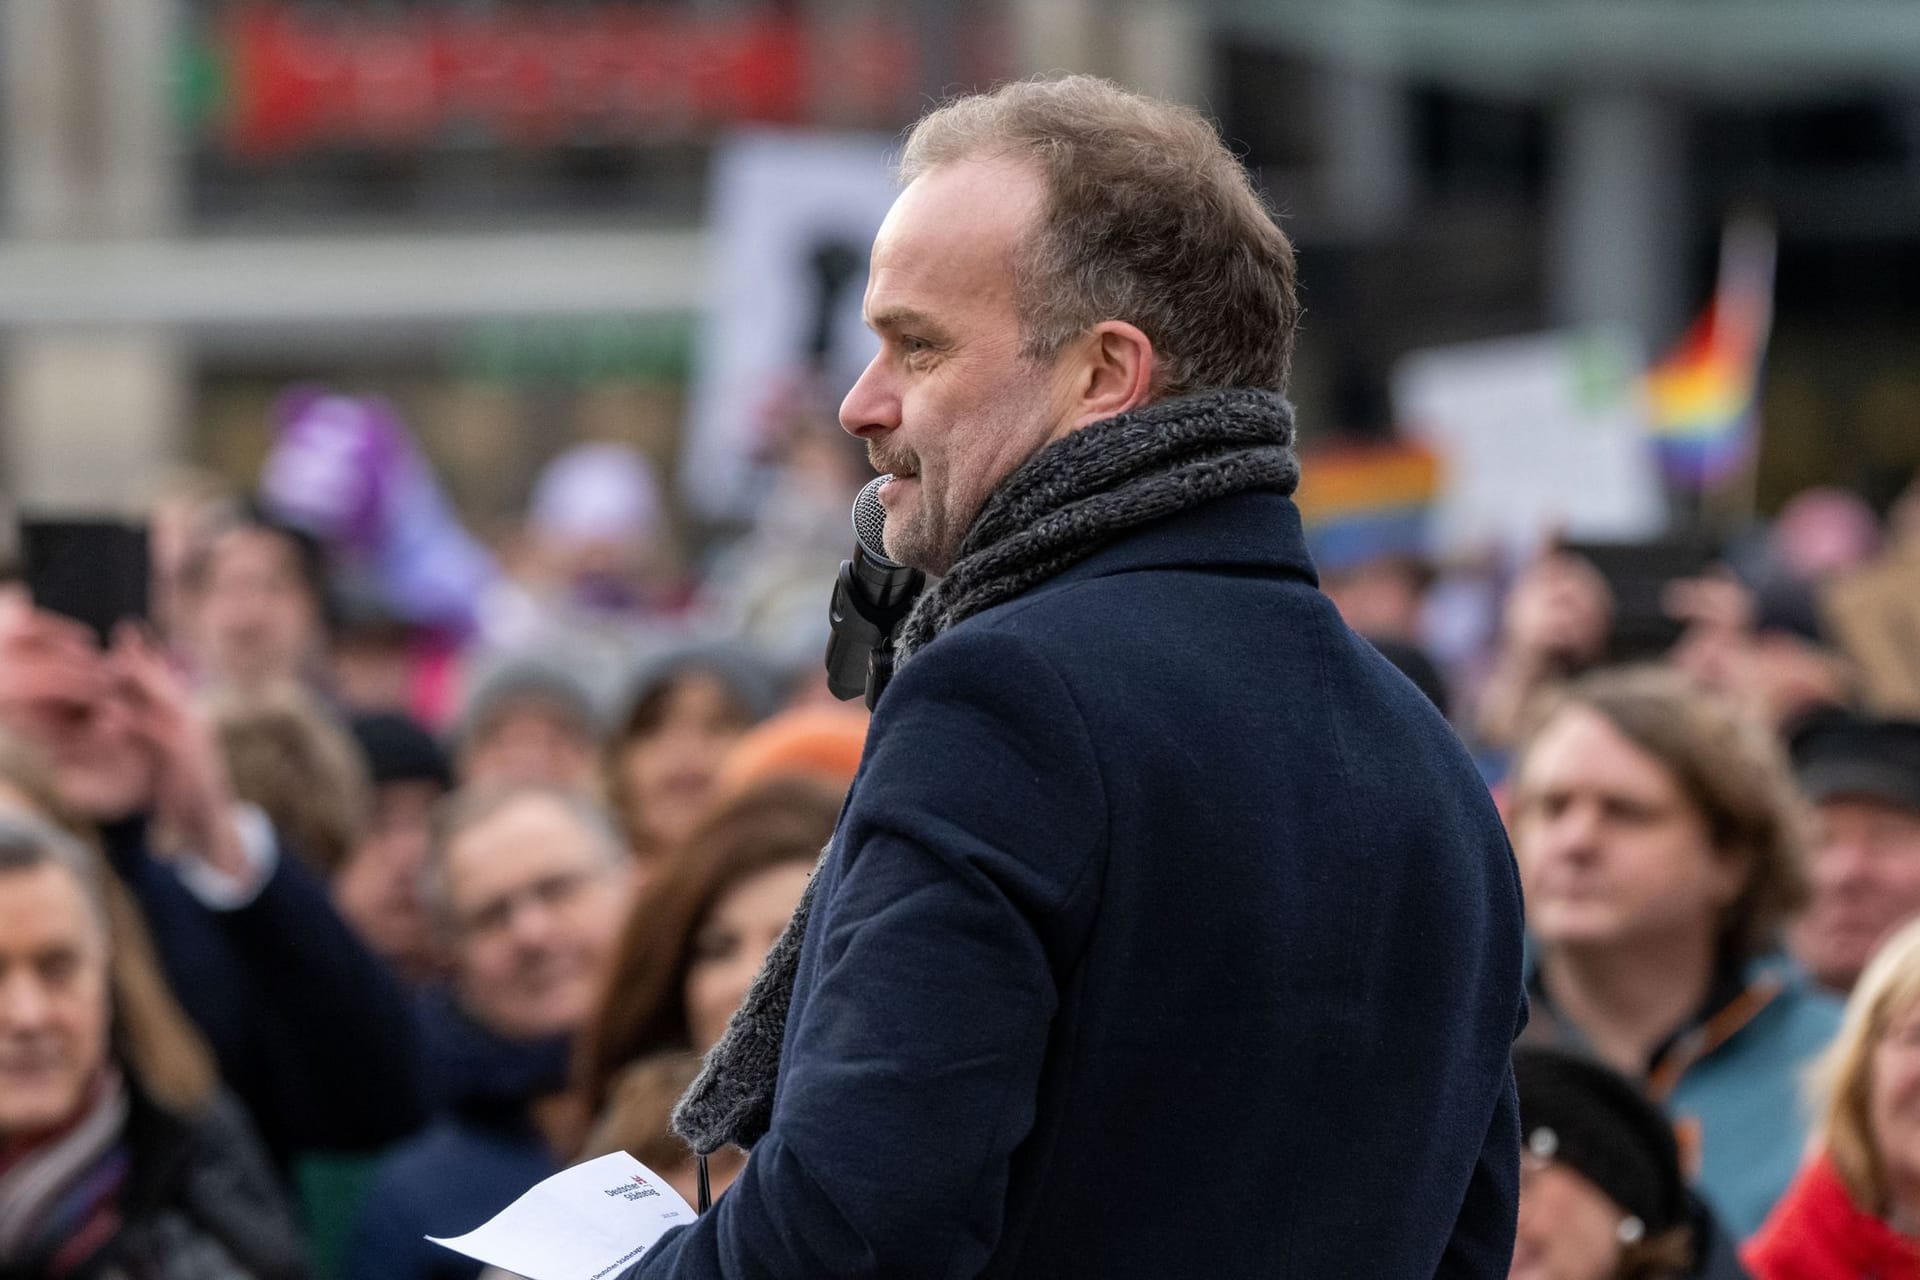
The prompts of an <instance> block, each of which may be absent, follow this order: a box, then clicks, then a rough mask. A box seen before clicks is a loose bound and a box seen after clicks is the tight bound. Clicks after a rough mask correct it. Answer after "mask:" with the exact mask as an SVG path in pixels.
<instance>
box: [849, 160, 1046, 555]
mask: <svg viewBox="0 0 1920 1280" xmlns="http://www.w3.org/2000/svg"><path fill="white" fill-rule="evenodd" d="M1044 206H1045V200H1044V194H1043V187H1042V183H1041V179H1040V177H1039V175H1038V174H1037V173H1035V172H1033V171H1032V170H1031V169H1029V168H1027V167H1026V166H1024V165H1018V164H1012V163H1008V162H1005V161H992V160H960V161H955V162H952V163H950V164H944V165H940V166H937V167H935V168H933V169H931V170H929V171H927V172H926V173H924V174H922V175H921V176H920V177H918V178H916V179H914V181H913V182H912V183H910V184H909V185H908V186H907V189H906V190H905V191H903V192H902V193H901V194H900V198H899V199H898V200H897V201H895V202H894V206H893V210H892V212H890V213H889V214H888V215H887V219H886V222H885V223H884V224H882V226H881V228H880V233H879V235H878V236H877V237H876V238H875V240H874V246H873V260H872V272H871V275H870V276H869V279H868V285H867V296H866V318H867V323H868V325H869V326H871V327H872V329H873V330H874V332H875V333H877V334H879V335H880V353H879V354H878V355H876V356H875V357H874V359H873V363H871V364H870V365H868V366H867V369H866V372H864V373H863V374H861V376H860V380H859V382H857V383H856V384H855V385H854V387H853V389H852V390H851V391H849V392H848V393H847V398H846V400H845V401H844V402H843V403H842V404H841V406H840V424H841V426H843V427H845V428H846V430H848V431H849V432H851V433H853V434H854V435H856V436H859V437H861V438H862V439H864V440H865V441H866V442H867V453H868V457H869V459H870V460H871V461H872V463H873V466H874V469H875V470H877V471H882V472H891V473H892V474H893V475H894V476H895V479H894V481H893V482H892V483H891V484H889V485H887V486H886V487H885V488H883V489H882V490H881V492H880V500H881V502H882V504H883V505H885V507H886V509H887V530H886V551H887V554H888V555H889V556H891V557H892V558H893V559H895V560H897V561H899V562H900V563H902V564H909V565H914V566H916V567H918V568H921V569H925V570H927V571H928V572H929V573H934V574H943V573H945V572H946V571H947V570H948V569H950V568H951V567H952V565H953V561H954V559H955V557H956V555H957V553H958V551H959V548H960V543H961V540H962V539H963V538H964V537H965V536H966V532H967V529H968V528H969V526H971V525H972V523H973V521H974V518H975V517H976V516H977V515H979V513H980V508H981V506H982V505H983V504H984V503H985V501H986V499H987V495H988V494H990V493H991V492H992V491H993V489H994V487H995V486H996V485H998V484H999V483H1000V481H1001V480H1003V479H1005V478H1006V476H1007V475H1008V474H1009V473H1011V472H1012V471H1013V470H1014V469H1015V468H1016V467H1018V466H1019V465H1020V464H1021V463H1022V462H1024V461H1026V459H1027V458H1028V457H1030V456H1032V454H1033V453H1034V452H1035V451H1036V450H1038V449H1039V448H1040V447H1041V446H1043V445H1045V444H1046V443H1047V442H1049V441H1050V440H1052V439H1055V438H1057V437H1058V436H1060V435H1062V434H1064V433H1065V431H1066V430H1067V423H1066V418H1067V412H1066V405H1067V403H1068V399H1067V397H1066V395H1065V394H1064V393H1066V392H1067V391H1068V388H1067V387H1066V386H1065V385H1064V379H1063V377H1062V376H1061V370H1062V369H1063V367H1064V366H1065V361H1064V360H1062V359H1055V360H1051V361H1046V362H1037V361H1031V360H1028V359H1026V358H1025V357H1024V356H1022V354H1021V335H1020V317H1019V313H1018V310H1017V307H1016V299H1015V290H1014V273H1013V265H1014V253H1015V250H1016V248H1017V247H1018V246H1019V244H1020V243H1021V240H1022V238H1023V237H1024V236H1025V235H1026V234H1027V233H1028V231H1029V229H1030V228H1031V227H1032V225H1033V224H1034V221H1035V219H1036V218H1038V217H1039V216H1040V214H1041V211H1042V209H1043V208H1044Z"/></svg>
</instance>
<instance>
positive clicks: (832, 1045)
mask: <svg viewBox="0 0 1920 1280" xmlns="http://www.w3.org/2000/svg"><path fill="white" fill-rule="evenodd" d="M820 874H821V876H822V877H823V878H822V882H821V885H820V889H819V895H818V901H817V903H816V906H815V910H814V915H813V919H812V923H811V927H810V929H809V931H808V935H807V939H806V946H805V949H804V951H803V953H802V958H801V962H800V971H799V981H798V989H797V992H796V994H795V997H794V1002H793V1009H792V1013H791V1016H790V1019H789V1022H788V1025H787V1037H786V1045H785V1052H784V1057H783V1060H782V1063H781V1076H780V1087H779V1092H778V1094H777V1097H776V1100H775V1105H774V1115H773V1127H772V1131H771V1132H770V1133H769V1134H768V1136H767V1137H766V1138H764V1139H763V1140H762V1141H761V1142H760V1144H759V1145H758V1146H757V1147H755V1148H754V1151H753V1157H752V1159H751V1161H750V1162H749V1163H748V1165H747V1168H746V1171H745V1173H744V1174H742V1176H741V1178H740V1181H739V1182H738V1183H736V1184H735V1186H734V1187H733V1189H732V1190H730V1191H729V1192H728V1193H727V1194H726V1195H725V1196H724V1197H722V1198H721V1200H719V1201H718V1202H717V1204H716V1205H715V1208H714V1210H713V1211H712V1212H711V1213H709V1214H708V1215H707V1216H706V1217H705V1218H703V1219H702V1220H701V1221H700V1222H698V1223H696V1224H694V1225H692V1226H690V1227H686V1228H681V1229H679V1230H678V1231H677V1232H676V1233H675V1234H673V1235H670V1236H669V1237H668V1238H667V1239H666V1240H664V1241H663V1242H662V1243H661V1244H659V1245H657V1246H656V1247H655V1248H654V1249H653V1250H652V1251H651V1252H650V1253H649V1254H648V1255H647V1256H646V1257H645V1258H644V1259H643V1260H642V1262H641V1264H640V1265H639V1266H638V1267H637V1268H635V1269H634V1271H633V1272H632V1273H631V1274H633V1275H635V1276H638V1277H643V1278H646V1280H652V1278H654V1277H666V1276H676V1277H719V1276H725V1277H756V1278H758V1277H765V1278H767V1280H775V1278H778V1280H802V1278H804V1277H867V1276H871V1277H887V1278H888V1280H905V1278H908V1277H921V1276H926V1277H935V1276H938V1277H971V1276H981V1275H985V1276H1021V1277H1045V1278H1047V1280H1052V1278H1054V1277H1099V1278H1101V1280H1127V1278H1129V1277H1140V1278H1141V1280H1188V1278H1190V1277H1191V1278H1195V1280H1233V1278H1235V1277H1263V1278H1264V1277H1275V1278H1278V1277H1294V1278H1296V1280H1337V1278H1339V1277H1355V1278H1356V1280H1359V1278H1364V1280H1391V1278H1397V1277H1407V1278H1409V1280H1411V1278H1412V1277H1421V1278H1424V1277H1429V1276H1446V1277H1487V1278H1488V1280H1495V1278H1498V1277H1504V1276H1505V1275H1506V1274H1507V1263H1508V1256H1509V1254H1510V1252H1511V1248H1512V1242H1513V1224H1514V1213H1515V1205H1516V1202H1517V1197H1518V1187H1517V1183H1518V1153H1519V1126H1518V1122H1517V1115H1516V1108H1515V1103H1514V1097H1513V1088H1512V1083H1511V1077H1510V1070H1509V1067H1508V1058H1507V1054H1508V1049H1509V1046H1510V1044H1511V1042H1512V1040H1513V1037H1514V1035H1515V1033H1516V1031H1517V1030H1518V1027H1519V1024H1520V1022H1521V1021H1522V1020H1523V1019H1524V1016H1525V1014H1524V1007H1525V1006H1524V998H1523V995H1522V990H1521V920H1520V890H1519V885H1518V881H1517V878H1516V875H1515V872H1514V865H1513V859H1512V854H1511V853H1510V851H1509V849H1508V847H1507V842H1506V837H1505V835H1504V833H1503V831H1502V829H1501V826H1500V822H1499V819H1498V817H1497V816H1496V814H1495V812H1494V808H1493V805H1492V803H1491V801H1490V800H1489V798H1488V796H1487V793H1486V789H1485V787H1484V786H1483V785H1482V784H1481V782H1480V779H1479V777H1478V775H1477V774H1476V773H1475V771H1474V767H1473V765H1472V763H1471V762H1470V761H1469V760H1468V758H1467V755H1466V753H1465V751H1464V750H1462V748H1461V746H1460V744H1459V742H1458V741H1457V740H1456V739H1455V737H1454V735H1453V733H1452V732H1451V730H1450V729H1449V728H1448V726H1447V725H1446V723H1445V722H1444V721H1443V720H1442V719H1441V717H1440V715H1439V713H1438V712H1436V711H1435V710H1434V709H1433V707H1432V706H1431V705H1430V704H1429V703H1428V702H1427V700H1426V699H1425V698H1424V697H1422V696H1421V695H1420V693H1418V692H1417V691H1416V690H1415V689H1414V687H1413V686H1412V685H1411V684H1409V683H1408V682H1407V681H1406V680H1405V679H1404V678H1402V677H1401V675H1400V674H1399V673H1398V672H1397V671H1395V670H1394V669H1393V668H1392V667H1391V666H1389V665H1388V664H1387V662H1386V661H1385V660H1384V659H1382V658H1381V657H1380V656H1379V655H1378V654H1376V653H1375V652H1374V651H1373V649H1372V648H1370V647H1369V646H1368V645H1367V644H1366V643H1365V642H1364V641H1362V640H1360V639H1358V638H1357V637H1355V636H1354V635H1353V633H1352V632H1350V631H1349V630H1348V629H1347V628H1346V627H1345V626H1344V625H1343V624H1342V623H1341V621H1340V619H1339V618H1338V616H1337V615H1336V614H1335V613H1334V610H1333V608H1332V606H1331V605H1330V604H1329V603H1328V601H1327V600H1326V598H1325V597H1324V596H1322V595H1321V594H1320V593H1319V592H1318V591H1317V590H1316V589H1315V585H1314V576H1313V570H1312V567H1311V565H1310V564H1309V562H1308V559H1307V555H1306V551H1305V548H1304V545H1303V542H1302V539H1301V532H1300V521H1299V516H1298V514H1297V512H1296V510H1295V508H1294V506H1293V504H1292V503H1291V502H1290V501H1288V500H1287V499H1285V498H1282V497H1279V496H1277V495H1273V494H1257V493H1256V494H1245V495H1241V496H1238V497H1233V498H1229V499H1224V500H1221V501H1218V502H1214V503H1211V504H1208V505H1206V506H1204V507H1202V508H1199V509H1197V510H1195V511H1193V512H1190V513H1187V514H1185V515H1181V516H1177V517H1174V518H1171V519H1168V520H1165V521H1162V522H1159V523H1156V524H1153V525H1150V526H1147V527H1145V528H1143V529H1141V530H1139V531H1137V532H1135V533H1133V534H1131V535H1129V536H1127V537H1126V538H1125V539H1124V540H1122V541H1120V542H1118V543H1115V544H1113V545H1111V546H1108V547H1107V548H1105V549H1103V550H1102V551H1100V552H1098V553H1097V554H1096V555H1094V556H1093V557H1091V558H1090V559H1088V560H1086V561H1084V562H1082V563H1081V564H1079V565H1076V566H1075V567H1073V568H1070V569H1068V570H1066V571H1065V572H1064V573H1062V574H1061V575H1059V576H1058V577H1056V578H1054V579H1052V580H1050V581H1048V582H1046V583H1045V584H1043V585H1041V586H1039V587H1037V588H1035V589H1034V590H1032V591H1030V592H1029V593H1027V594H1026V595H1023V596H1021V597H1020V598H1018V599H1016V600H1014V601H1011V602H1009V603H1006V604H1003V605H1000V606H998V607H997V608H994V609H992V610H990V611H988V612H986V613H983V614H981V615H979V616H977V617H975V618H972V619H970V620H968V621H966V622H964V623H962V624H960V625H959V626H957V627H955V628H953V629H952V630H951V631H948V632H947V633H945V634H944V635H942V636H941V637H939V638H938V639H937V640H935V641H934V642H933V643H932V644H930V645H929V646H927V647H926V648H925V649H924V650H922V651H921V652H920V653H919V654H918V655H917V656H915V657H914V658H913V659H912V660H911V661H910V662H909V663H907V664H906V665H905V666H904V667H903V668H902V669H901V672H900V674H899V676H898V677H897V679H896V680H895V681H894V683H893V685H892V687H891V688H889V689H888V690H887V692H886V694H885V696H884V697H883V698H882V699H881V702H880V706H879V709H878V712H877V714H876V715H875V717H874V720H873V726H872V732H871V735H870V738H869V742H868V747H867V755H866V759H865V761H864V762H863V764H862V766H861V770H860V774H859V776H858V778H857V780H856V781H855V783H854V786H853V792H852V796H851V798H850V800H849V802H848V807H847V810H846V812H845V814H844V815H843V818H842V821H841V823H840V827H839V831H838V832H837V834H836V835H835V837H834V843H833V846H832V849H831V852H830V854H829V856H828V858H827V861H826V864H825V866H824V868H823V869H822V871H821V873H820Z"/></svg>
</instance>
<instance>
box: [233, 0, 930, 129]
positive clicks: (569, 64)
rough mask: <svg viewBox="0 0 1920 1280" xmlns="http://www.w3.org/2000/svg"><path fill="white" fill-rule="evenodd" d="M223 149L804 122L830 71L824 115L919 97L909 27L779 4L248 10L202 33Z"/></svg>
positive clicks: (863, 111) (884, 114)
mask: <svg viewBox="0 0 1920 1280" xmlns="http://www.w3.org/2000/svg"><path fill="white" fill-rule="evenodd" d="M211 37H212V41H213V45H214V57H215V60H216V61H217V62H218V63H220V64H221V65H222V66H223V67H224V75H223V76H222V77H221V79H222V81H223V82H224V92H223V94H222V95H221V100H220V102H219V104H218V106H217V107H216V109H215V111H214V112H213V126H214V128H215V129H216V130H217V132H218V134H219V136H220V137H222V138H223V139H224V140H225V142H226V144H227V145H228V147H230V148H231V149H232V150H233V151H234V152H235V153H237V154H239V155H241V156H246V157H251V158H256V159H258V158H266V157H272V156H281V155H287V154H290V153H298V152H300V151H303V150H306V149H309V148H312V147H315V146H326V145H350V146H370V147H397V148H413V147H423V146H431V145H435V144H439V143H446V142H460V141H469V140H473V141H483V142H488V143H494V144H501V145H510V146H536V147H537V146H546V145H554V144H558V143H564V142H574V141H590V142H595V141H597V142H615V143H645V142H651V141H661V140H671V139H686V138H694V137H699V136H702V135H704V134H706V133H709V132H711V131H713V130H714V129H716V128H719V127H722V126H726V125H733V124H744V123H770V124H798V123H804V122H808V121H811V120H813V119H815V118H816V116H817V115H818V114H819V113H818V110H817V108H818V105H819V102H820V100H821V99H820V97H819V95H818V91H817V89H816V84H815V74H814V69H815V68H817V67H818V68H830V73H831V76H832V82H831V85H832V87H831V93H832V105H833V109H832V112H831V115H832V117H833V122H834V123H836V124H842V125H845V124H855V125H875V126H883V127H890V126H892V125H894V124H897V123H899V122H900V121H902V120H904V119H905V118H907V117H909V116H910V115H911V114H912V113H913V110H914V108H915V105H916V95H917V91H918V89H919V82H918V67H917V57H916V50H915V44H914V39H913V33H912V31H911V29H910V28H908V27H907V26H906V25H905V23H903V22H899V21H868V22H865V23H863V24H861V25H858V26H854V27H851V28H849V29H846V30H844V31H835V32H832V33H828V32H826V31H823V30H821V29H819V28H818V27H813V28H809V27H808V26H807V25H805V24H803V23H801V22H799V21H798V20H796V19H794V18H791V17H786V16H781V15H778V14H753V13H744V14H738V15H724V14H723V15H710V14H695V13H676V12H673V11H671V10H667V11H664V12H663V11H661V10H658V9H649V10H645V11H634V10H622V9H606V10H599V11H592V10H588V11H582V10H579V9H571V8H569V9H564V10H563V9H540V8H535V9H506V10H498V11H493V12H472V11H468V12H434V11H432V10H428V11H424V12H422V11H418V10H416V11H413V12H408V13H390V14H379V15H371V14H361V13H343V12H335V13H327V12H325V11H316V10H314V9H311V8H302V9H299V10H290V9H283V8H280V7H278V6H274V5H262V4H248V5H244V6H238V7H236V8H234V9H231V10H229V11H228V12H227V13H226V14H225V15H223V16H222V17H221V18H219V19H217V20H216V21H215V23H214V25H213V27H212V29H211Z"/></svg>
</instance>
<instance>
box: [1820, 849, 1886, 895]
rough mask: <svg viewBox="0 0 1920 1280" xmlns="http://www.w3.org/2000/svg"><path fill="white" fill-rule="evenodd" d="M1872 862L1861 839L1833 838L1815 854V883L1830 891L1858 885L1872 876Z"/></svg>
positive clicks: (1866, 881)
mask: <svg viewBox="0 0 1920 1280" xmlns="http://www.w3.org/2000/svg"><path fill="white" fill-rule="evenodd" d="M1872 863H1873V858H1872V856H1871V855H1870V854H1869V853H1868V852H1867V850H1866V849H1865V848H1864V847H1862V846H1861V845H1860V843H1859V842H1858V841H1854V840H1829V841H1827V842H1826V843H1825V844H1823V845H1821V846H1820V847H1819V849H1818V850H1816V851H1815V853H1814V855H1813V866H1812V878H1813V883H1814V885H1815V887H1817V888H1821V889H1829V890H1838V889H1848V888H1856V887H1858V886H1860V885H1864V884H1866V883H1868V881H1869V880H1870V879H1871V871H1872Z"/></svg>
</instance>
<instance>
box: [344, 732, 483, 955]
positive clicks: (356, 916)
mask: <svg viewBox="0 0 1920 1280" xmlns="http://www.w3.org/2000/svg"><path fill="white" fill-rule="evenodd" d="M348 727H349V729H350V730H351V731H352V734H353V738H354V741H355V742H356V743H358V744H359V747H360V752H361V754H362V755H363V756H364V757H365V758H366V763H367V775H368V777H369V778H370V779H371V781H372V783H373V804H372V806H371V809H370V812H369V814H368V820H367V822H366V824H365V827H364V829H363V830H362V831H361V833H360V836H359V838H358V839H357V840H356V841H355V842H354V845H353V848H352V850H351V851H350V852H349V853H348V855H347V859H346V861H345V862H343V863H342V864H341V866H340V869H339V871H338V872H337V873H336V874H335V876H334V879H333V899H334V904H335V905H336V906H337V907H338V908H339V909H340V914H341V915H343V916H345V917H346V919H347V922H348V923H349V924H351V925H352V926H353V927H354V928H355V929H356V930H357V931H358V932H359V934H360V936H361V937H362V938H364V939H365V940H366V943H367V945H368V946H369V947H371V948H373V950H374V951H375V952H376V953H378V954H379V955H380V956H381V958H382V959H384V960H386V961H387V963H388V964H390V965H392V966H393V967H394V969H395V971H396V972H398V973H399V974H401V976H403V977H406V978H409V979H414V980H424V979H427V978H430V977H433V976H436V975H437V973H438V972H439V962H438V957H437V948H435V947H434V945H433V941H432V932H431V930H430V929H429V928H428V921H427V918H426V913H425V911H424V910H423V909H422V907H421V904H420V895H419V883H420V871H421V868H422V867H423V866H424V865H425V864H426V860H427V848H428V845H429V843H430V842H431V839H432V823H433V814H434V812H435V810H437V809H438V808H439V806H440V801H441V800H442V799H444V798H445V796H446V794H447V792H449V791H450V790H452V788H453V767H452V765H451V763H450V762H449V761H448V759H447V754H446V752H445V751H443V750H442V749H441V747H440V744H439V743H438V742H437V741H435V740H434V736H433V735H432V734H431V733H429V732H427V730H426V728H425V727H424V726H422V725H420V724H419V723H418V722H416V721H414V720H412V719H411V718H409V717H407V716H404V715H399V714H396V713H391V712H380V713H375V714H371V715H362V716H355V717H354V718H353V720H352V722H351V723H350V724H349V726H348Z"/></svg>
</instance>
